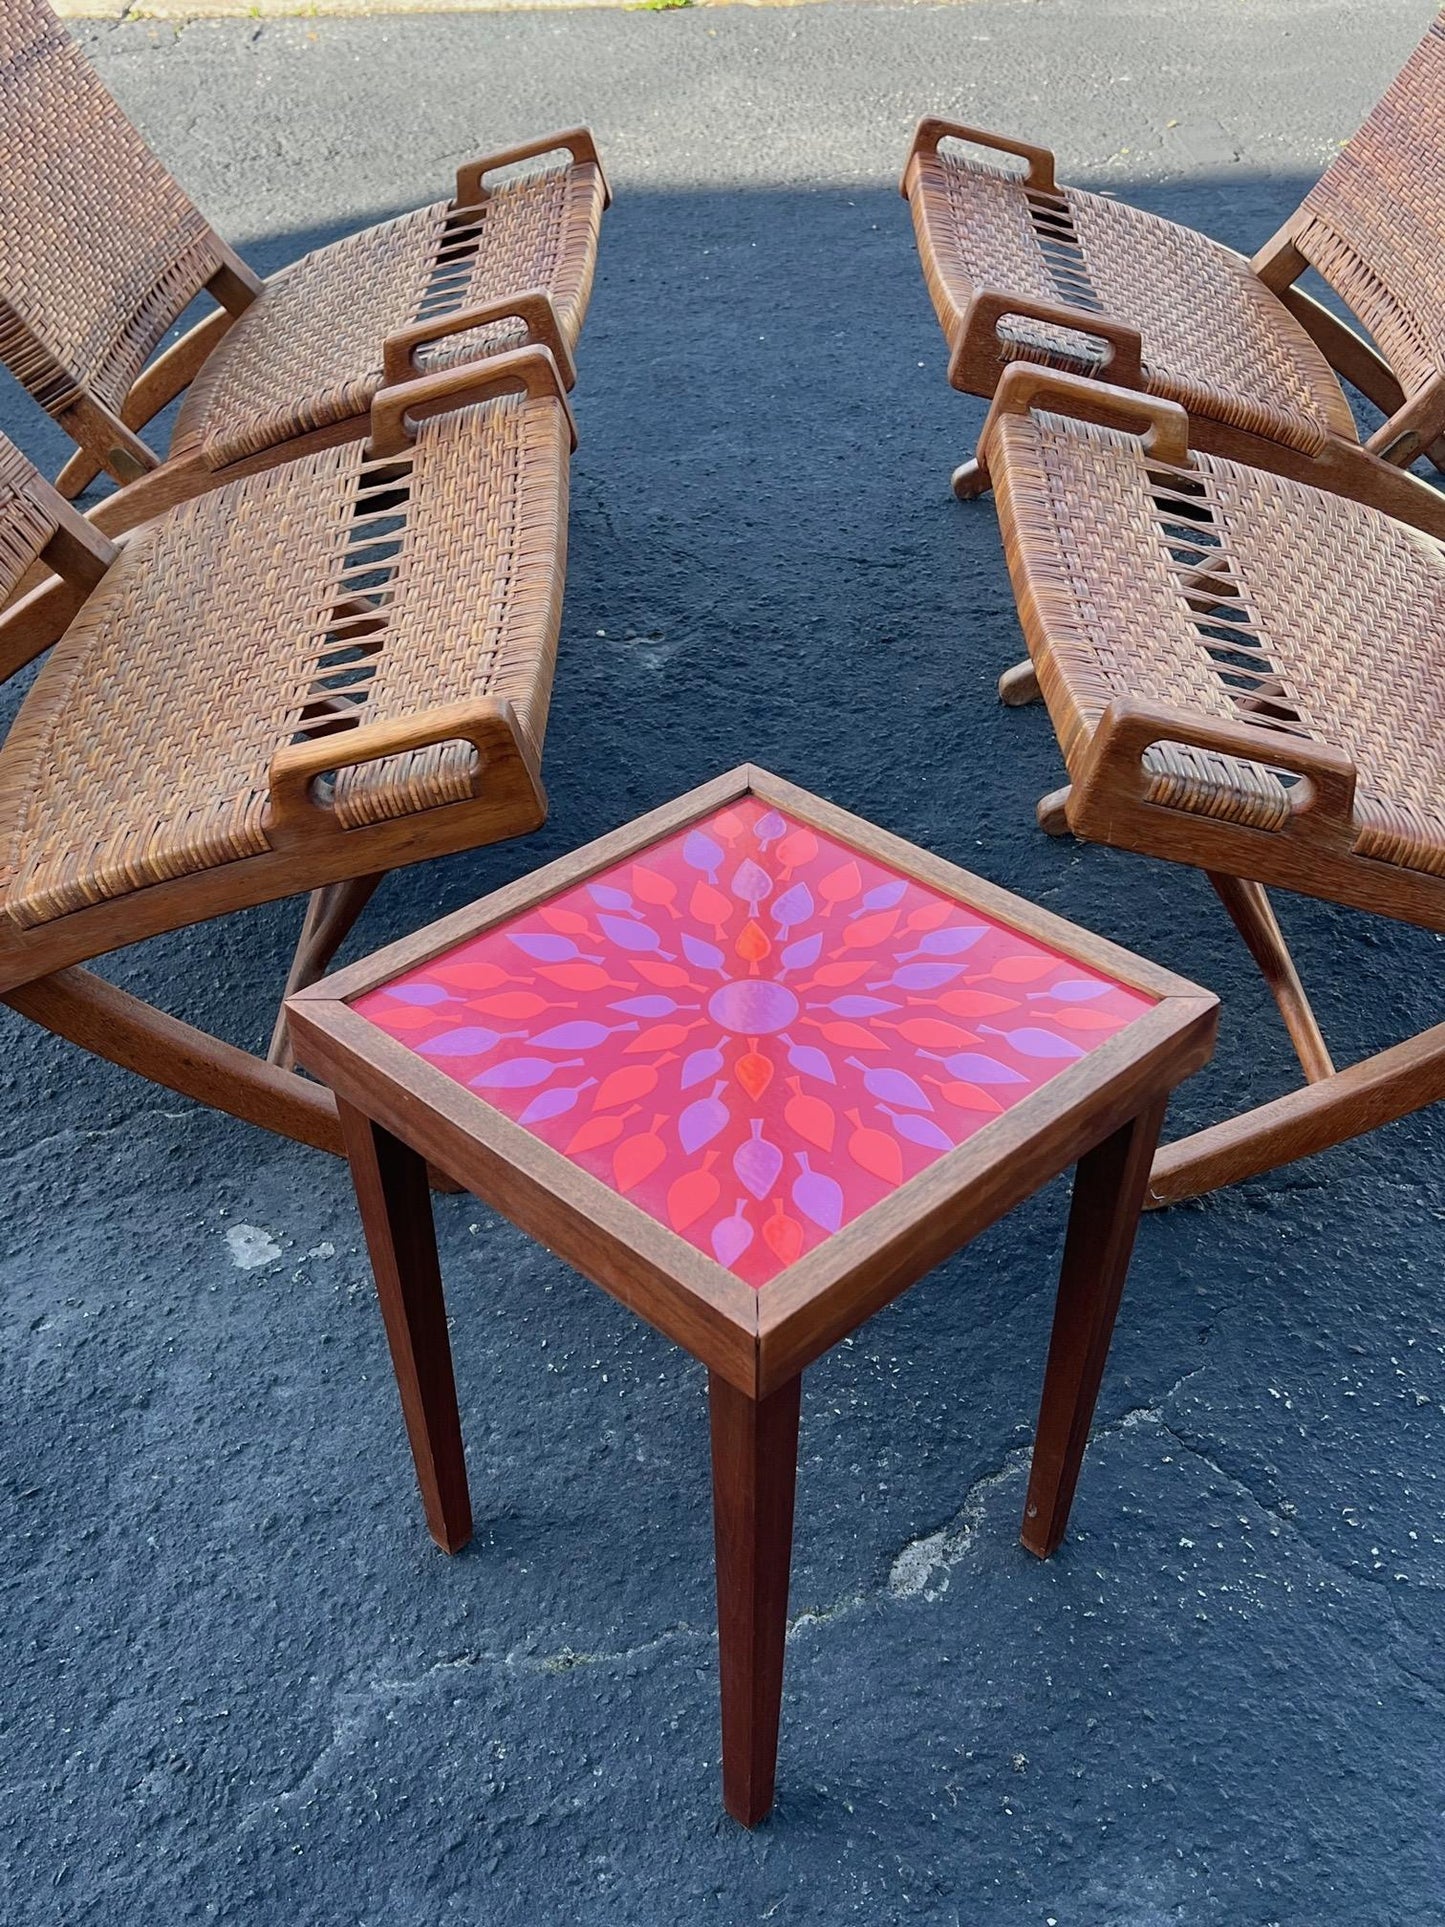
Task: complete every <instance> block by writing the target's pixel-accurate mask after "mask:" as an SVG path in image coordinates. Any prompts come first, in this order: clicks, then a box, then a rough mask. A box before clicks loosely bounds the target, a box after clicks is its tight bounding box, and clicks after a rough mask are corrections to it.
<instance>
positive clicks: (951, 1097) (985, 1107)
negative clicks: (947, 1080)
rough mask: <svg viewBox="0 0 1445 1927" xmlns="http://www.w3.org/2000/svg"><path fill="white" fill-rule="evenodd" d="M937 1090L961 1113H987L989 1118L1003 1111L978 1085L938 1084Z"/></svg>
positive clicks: (995, 1099)
mask: <svg viewBox="0 0 1445 1927" xmlns="http://www.w3.org/2000/svg"><path fill="white" fill-rule="evenodd" d="M938 1088H939V1090H941V1091H942V1092H943V1095H944V1096H945V1097H946V1098H947V1099H948V1101H949V1103H950V1104H956V1105H957V1106H958V1108H959V1109H960V1110H961V1111H987V1112H988V1113H989V1115H990V1116H996V1115H997V1114H998V1113H999V1112H1000V1111H1002V1109H1003V1105H1002V1104H1000V1103H999V1101H998V1099H997V1098H996V1097H990V1096H989V1094H988V1092H987V1091H986V1090H984V1089H983V1088H982V1086H981V1085H978V1084H958V1083H953V1084H940V1085H939V1087H938Z"/></svg>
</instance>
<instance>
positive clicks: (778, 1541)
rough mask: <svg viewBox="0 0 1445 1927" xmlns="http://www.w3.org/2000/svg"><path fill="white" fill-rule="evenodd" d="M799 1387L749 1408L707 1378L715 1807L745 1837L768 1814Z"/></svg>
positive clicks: (712, 1376) (749, 1402) (714, 1377)
mask: <svg viewBox="0 0 1445 1927" xmlns="http://www.w3.org/2000/svg"><path fill="white" fill-rule="evenodd" d="M802 1387H803V1381H802V1379H801V1377H798V1378H794V1379H790V1380H789V1381H788V1383H787V1384H786V1385H783V1386H781V1387H780V1388H779V1389H778V1390H777V1391H776V1392H772V1393H770V1394H769V1395H768V1397H767V1398H763V1399H752V1398H749V1397H748V1396H747V1394H746V1393H744V1392H739V1391H737V1390H736V1389H735V1388H734V1387H733V1386H732V1385H730V1384H729V1383H728V1382H727V1380H726V1379H725V1378H722V1377H721V1376H719V1374H718V1373H717V1372H711V1373H709V1375H708V1403H709V1406H710V1409H711V1415H712V1493H713V1530H714V1535H715V1538H716V1543H717V1619H718V1671H719V1675H720V1678H721V1684H722V1743H723V1805H724V1806H725V1807H726V1808H727V1810H728V1812H729V1813H730V1814H731V1815H732V1816H733V1818H734V1819H735V1820H740V1821H741V1822H742V1824H743V1825H744V1826H745V1827H753V1826H756V1825H757V1823H758V1821H759V1820H761V1819H762V1818H763V1816H764V1815H765V1814H766V1813H767V1811H768V1809H769V1808H770V1807H771V1806H772V1804H773V1775H774V1770H775V1768H776V1765H777V1757H778V1716H779V1713H780V1711H781V1707H782V1699H783V1645H784V1639H785V1637H786V1634H787V1625H788V1568H789V1565H790V1563H791V1561H792V1554H793V1493H794V1490H795V1487H796V1484H797V1473H798V1409H799V1403H800V1399H801V1395H802Z"/></svg>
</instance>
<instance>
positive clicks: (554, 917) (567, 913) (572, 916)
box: [537, 906, 592, 937]
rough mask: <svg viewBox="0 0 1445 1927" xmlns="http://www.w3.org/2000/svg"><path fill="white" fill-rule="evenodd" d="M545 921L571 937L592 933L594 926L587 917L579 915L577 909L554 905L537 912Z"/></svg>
mask: <svg viewBox="0 0 1445 1927" xmlns="http://www.w3.org/2000/svg"><path fill="white" fill-rule="evenodd" d="M537 914H538V916H540V917H541V919H542V921H543V922H544V923H550V924H551V926H552V928H553V929H554V930H562V931H565V932H566V934H567V935H568V936H569V937H586V936H590V935H591V931H592V926H591V924H590V923H588V921H587V919H586V917H579V916H578V914H577V912H576V911H575V910H559V909H556V908H555V907H552V906H547V907H544V908H543V909H541V910H539V911H538V912H537Z"/></svg>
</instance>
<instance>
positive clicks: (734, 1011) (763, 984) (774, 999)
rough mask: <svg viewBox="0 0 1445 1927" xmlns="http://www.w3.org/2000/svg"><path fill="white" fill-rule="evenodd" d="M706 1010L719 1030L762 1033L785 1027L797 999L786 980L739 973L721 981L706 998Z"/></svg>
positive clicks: (792, 1015)
mask: <svg viewBox="0 0 1445 1927" xmlns="http://www.w3.org/2000/svg"><path fill="white" fill-rule="evenodd" d="M707 1014H708V1016H709V1017H711V1019H712V1020H713V1022H714V1023H715V1024H717V1025H719V1026H720V1027H721V1028H722V1029H723V1030H733V1031H737V1032H739V1033H740V1034H741V1035H742V1036H744V1037H765V1036H767V1035H768V1033H769V1032H770V1031H775V1030H786V1028H787V1027H788V1025H789V1024H791V1023H792V1021H793V1019H794V1018H795V1017H796V1016H797V1014H798V1000H797V998H796V997H795V996H794V995H793V993H792V991H791V990H789V989H788V987H787V985H786V984H774V983H769V982H768V980H767V979H766V978H765V977H743V978H740V979H739V980H738V982H737V983H733V984H723V985H722V987H721V988H720V989H718V990H715V991H714V992H713V994H712V996H711V997H710V998H709V999H708V1005H707Z"/></svg>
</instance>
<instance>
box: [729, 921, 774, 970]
mask: <svg viewBox="0 0 1445 1927" xmlns="http://www.w3.org/2000/svg"><path fill="white" fill-rule="evenodd" d="M772 947H773V946H772V944H771V943H769V941H768V933H767V931H766V930H764V929H763V927H762V925H761V924H760V923H757V922H755V921H754V919H753V918H751V917H749V918H748V921H747V922H746V923H745V924H744V925H743V929H742V935H741V936H740V937H739V938H738V940H737V942H736V943H735V944H734V945H733V948H734V949H735V950H736V951H737V953H738V955H739V956H740V957H741V958H742V959H743V961H744V963H761V962H762V960H763V958H764V957H766V956H767V954H768V952H769V951H770V950H771V949H772Z"/></svg>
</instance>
